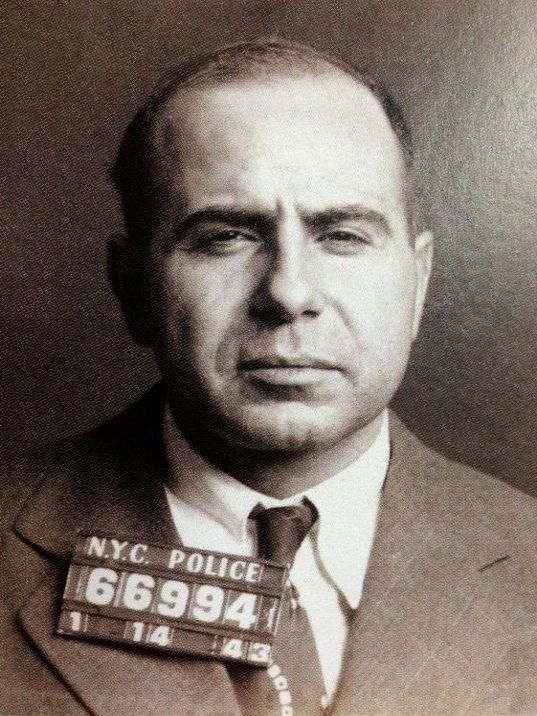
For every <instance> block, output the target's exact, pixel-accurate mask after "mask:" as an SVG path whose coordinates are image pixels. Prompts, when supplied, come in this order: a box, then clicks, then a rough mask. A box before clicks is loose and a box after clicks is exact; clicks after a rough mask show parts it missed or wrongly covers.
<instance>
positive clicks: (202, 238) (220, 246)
mask: <svg viewBox="0 0 537 716" xmlns="http://www.w3.org/2000/svg"><path fill="white" fill-rule="evenodd" d="M257 240H258V239H257V237H256V236H255V235H253V234H249V233H247V232H244V231H239V230H238V229H220V230H216V231H207V232H205V233H201V234H200V235H199V236H198V237H197V240H196V248H197V249H198V250H200V251H203V252H205V253H209V254H216V255H222V254H231V253H235V252H237V251H240V250H241V249H243V248H245V247H246V246H247V245H249V244H252V243H254V242H256V241H257Z"/></svg>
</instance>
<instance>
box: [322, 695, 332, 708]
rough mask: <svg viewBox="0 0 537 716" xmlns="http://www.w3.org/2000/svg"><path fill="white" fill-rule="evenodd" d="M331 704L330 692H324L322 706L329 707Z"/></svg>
mask: <svg viewBox="0 0 537 716" xmlns="http://www.w3.org/2000/svg"><path fill="white" fill-rule="evenodd" d="M329 705H330V701H329V699H328V694H323V695H322V696H321V708H322V709H327V708H328V706H329Z"/></svg>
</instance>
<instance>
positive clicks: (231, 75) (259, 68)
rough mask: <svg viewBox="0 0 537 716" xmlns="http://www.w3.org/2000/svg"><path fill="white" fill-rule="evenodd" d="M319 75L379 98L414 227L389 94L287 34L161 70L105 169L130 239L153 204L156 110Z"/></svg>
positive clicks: (405, 153)
mask: <svg viewBox="0 0 537 716" xmlns="http://www.w3.org/2000/svg"><path fill="white" fill-rule="evenodd" d="M321 75H323V76H340V77H344V78H347V79H349V80H350V81H352V82H353V83H355V84H356V86H359V87H361V88H363V89H365V90H366V91H368V92H369V93H370V94H371V95H372V96H373V97H374V98H375V99H376V100H377V102H378V103H379V105H380V110H381V112H382V113H383V114H384V116H385V118H386V119H387V120H388V123H389V125H390V127H391V130H392V132H393V135H394V138H395V140H396V143H397V146H398V148H399V149H400V152H401V158H402V164H403V170H404V174H405V177H404V184H405V194H406V196H407V199H406V203H407V208H408V214H409V217H410V219H411V220H410V224H412V226H410V225H409V228H410V231H411V233H415V230H416V222H415V213H416V212H415V208H414V207H413V205H414V200H415V196H414V193H415V192H414V189H415V187H414V180H413V169H414V167H413V164H414V162H413V145H412V137H411V134H410V130H409V127H408V126H407V124H406V122H405V119H404V117H403V114H402V112H401V109H400V107H399V106H398V104H397V103H396V102H395V101H394V99H393V98H392V96H391V94H390V93H389V92H388V91H387V90H386V88H385V87H383V86H382V85H381V84H379V83H378V82H376V81H374V80H373V79H372V78H371V77H370V76H369V75H368V74H367V73H365V72H362V71H360V70H359V69H358V68H356V67H353V66H352V65H351V64H349V63H347V62H345V61H344V60H342V59H341V58H339V57H337V56H333V55H331V54H329V53H326V52H324V51H322V50H318V49H316V48H313V47H309V46H308V45H302V44H300V43H297V42H294V41H290V40H283V39H279V38H265V39H264V38H261V39H259V40H255V41H253V42H243V43H236V44H233V45H228V46H226V47H223V48H221V49H220V50H217V51H214V52H208V53H206V54H202V55H197V56H195V57H193V58H191V59H190V60H189V61H187V62H186V63H183V64H182V65H180V66H179V67H176V68H175V69H173V70H171V71H170V72H168V73H166V75H164V76H163V78H162V79H161V81H160V82H159V83H158V84H157V86H156V88H155V90H154V91H153V93H152V94H151V95H150V97H149V98H148V100H147V101H146V102H145V103H144V105H143V106H142V107H141V108H140V109H139V110H138V112H137V113H136V115H135V117H134V119H133V120H132V121H131V122H130V124H129V126H128V127H127V129H126V131H125V134H124V136H123V139H122V141H121V144H120V147H119V150H118V154H117V157H116V161H115V163H114V165H113V167H112V168H111V171H110V175H111V178H112V180H113V182H114V184H115V186H116V189H117V191H118V193H119V196H120V198H121V203H122V208H123V213H124V217H125V224H126V229H127V234H129V235H130V236H131V237H132V238H133V239H134V240H136V241H138V240H140V241H145V240H147V239H148V238H149V237H148V236H145V235H146V233H147V229H148V228H150V225H151V216H152V213H153V210H154V209H155V207H156V205H158V190H157V187H156V186H155V185H154V184H153V180H154V174H153V171H152V170H154V169H155V168H156V164H158V162H156V161H155V160H156V154H157V153H158V150H157V147H156V146H155V143H154V141H153V139H154V129H155V127H156V126H157V125H158V124H159V121H160V118H161V116H162V111H163V110H165V109H166V107H167V106H168V105H169V103H170V102H171V101H174V100H175V99H176V98H178V97H180V94H181V92H183V91H184V92H185V93H186V92H188V90H189V89H195V88H210V87H217V86H222V85H225V84H237V83H241V82H245V81H256V82H263V80H267V81H270V82H271V83H274V82H277V81H278V79H280V78H282V79H283V78H300V77H313V78H315V77H318V76H321ZM179 131H180V127H179ZM151 175H153V176H151ZM418 213H419V211H418ZM144 237H145V238H144Z"/></svg>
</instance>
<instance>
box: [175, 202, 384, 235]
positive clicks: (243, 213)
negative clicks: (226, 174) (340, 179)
mask: <svg viewBox="0 0 537 716" xmlns="http://www.w3.org/2000/svg"><path fill="white" fill-rule="evenodd" d="M299 215H300V218H301V219H302V221H303V222H304V223H305V224H306V226H307V227H308V228H310V229H314V230H322V229H326V228H328V227H330V226H333V225H336V224H341V223H343V222H344V221H365V222H368V223H372V224H376V225H377V226H379V228H381V229H382V230H383V231H384V232H385V233H386V234H389V233H391V229H390V224H389V222H388V220H387V218H386V217H385V215H384V214H382V213H381V212H380V211H376V210H375V209H370V208H368V207H364V206H362V205H361V204H349V205H345V206H339V207H334V208H331V209H323V210H322V211H312V212H309V211H299ZM210 222H221V223H225V224H232V225H236V226H250V227H253V228H255V229H256V230H257V231H259V232H260V233H268V232H270V231H273V230H274V228H275V226H276V224H277V212H273V211H267V212H263V211H253V210H250V209H239V208H236V207H228V206H211V207H207V208H206V209H201V210H200V211H195V212H194V213H192V214H190V215H188V216H187V217H186V218H185V219H184V220H183V221H181V222H180V224H179V226H178V227H177V229H176V231H177V233H178V234H181V233H184V232H185V231H188V230H189V229H191V228H193V227H195V226H197V225H198V224H203V223H210Z"/></svg>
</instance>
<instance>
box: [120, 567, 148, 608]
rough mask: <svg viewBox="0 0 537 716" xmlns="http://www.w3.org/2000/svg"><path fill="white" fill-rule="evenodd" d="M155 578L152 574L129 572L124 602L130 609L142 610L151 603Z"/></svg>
mask: <svg viewBox="0 0 537 716" xmlns="http://www.w3.org/2000/svg"><path fill="white" fill-rule="evenodd" d="M154 586H155V579H154V578H153V577H152V576H151V575H150V574H129V576H128V577H127V581H126V582H125V591H124V592H123V604H124V605H125V606H126V607H128V608H129V609H137V610H138V611H142V610H144V609H147V608H148V607H149V605H150V604H151V599H152V598H153V592H152V591H151V589H152V588H153V587H154Z"/></svg>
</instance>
